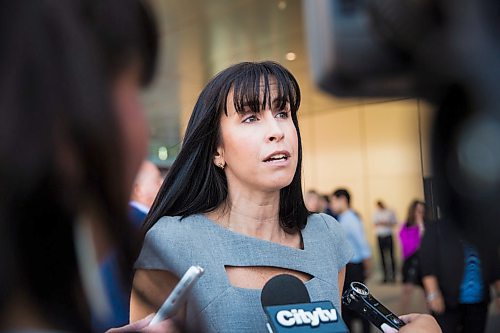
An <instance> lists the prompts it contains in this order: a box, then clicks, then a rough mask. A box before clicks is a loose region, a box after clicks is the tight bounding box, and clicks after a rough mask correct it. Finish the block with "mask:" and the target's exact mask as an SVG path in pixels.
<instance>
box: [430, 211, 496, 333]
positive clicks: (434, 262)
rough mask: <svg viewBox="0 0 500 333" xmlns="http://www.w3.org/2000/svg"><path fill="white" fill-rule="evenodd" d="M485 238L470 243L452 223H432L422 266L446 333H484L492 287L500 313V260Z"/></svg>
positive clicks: (432, 306)
mask: <svg viewBox="0 0 500 333" xmlns="http://www.w3.org/2000/svg"><path fill="white" fill-rule="evenodd" d="M495 250H497V248H496V247H495V246H494V245H493V244H489V243H488V239H485V240H484V241H483V242H482V243H480V244H472V243H470V242H467V241H466V240H465V238H464V237H463V236H462V235H461V234H460V232H459V231H458V230H457V229H456V227H455V225H454V224H453V223H452V222H450V220H448V219H446V218H444V219H442V220H439V221H433V222H429V223H427V225H426V229H425V233H424V236H423V238H422V242H421V245H420V265H421V269H422V276H423V279H422V281H423V285H424V288H425V293H426V297H427V302H428V305H429V308H430V310H431V312H432V314H433V316H435V318H436V319H437V321H438V323H439V325H440V326H441V329H442V330H443V332H444V333H457V332H458V333H471V332H473V333H476V332H477V333H482V332H484V331H485V328H486V321H487V317H488V305H489V303H490V301H491V295H490V294H491V290H490V285H494V289H495V292H494V301H495V305H496V308H497V310H500V259H499V254H498V252H496V251H495Z"/></svg>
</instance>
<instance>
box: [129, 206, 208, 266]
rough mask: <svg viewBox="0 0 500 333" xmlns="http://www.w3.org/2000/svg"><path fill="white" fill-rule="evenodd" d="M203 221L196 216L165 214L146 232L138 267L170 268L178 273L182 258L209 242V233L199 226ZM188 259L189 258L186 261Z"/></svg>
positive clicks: (137, 263) (196, 251) (197, 250)
mask: <svg viewBox="0 0 500 333" xmlns="http://www.w3.org/2000/svg"><path fill="white" fill-rule="evenodd" d="M199 224H200V221H199V219H198V218H197V216H196V215H193V216H186V217H181V216H164V217H162V218H160V219H159V220H158V221H157V222H156V223H155V224H154V225H153V226H152V227H151V229H149V230H148V232H147V233H146V236H145V238H144V241H143V244H142V249H141V253H140V255H139V258H138V260H137V262H136V268H154V269H167V270H170V271H172V272H177V271H178V270H182V269H184V268H185V267H183V266H182V267H177V264H178V263H177V260H179V258H184V259H189V258H186V256H187V255H192V254H193V253H202V252H203V251H199V250H200V249H202V247H203V246H205V245H206V241H204V240H203V237H204V235H205V234H206V233H205V232H203V230H200V227H199ZM187 261H188V260H187Z"/></svg>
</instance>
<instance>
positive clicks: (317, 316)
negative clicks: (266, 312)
mask: <svg viewBox="0 0 500 333" xmlns="http://www.w3.org/2000/svg"><path fill="white" fill-rule="evenodd" d="M337 320H338V317H337V310H335V309H322V308H321V307H319V306H318V307H316V308H315V309H314V310H313V311H305V310H304V309H291V310H281V311H278V313H276V321H277V322H278V323H279V324H280V325H282V326H285V327H292V326H300V325H311V326H312V327H316V326H318V325H319V324H320V323H331V322H336V321H337Z"/></svg>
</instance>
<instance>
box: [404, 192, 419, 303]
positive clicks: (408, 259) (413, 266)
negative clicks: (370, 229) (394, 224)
mask: <svg viewBox="0 0 500 333" xmlns="http://www.w3.org/2000/svg"><path fill="white" fill-rule="evenodd" d="M424 216H425V204H424V203H423V202H422V201H418V200H414V201H413V202H412V203H411V205H410V207H409V208H408V217H407V219H406V222H405V224H403V226H402V227H401V230H400V231H399V240H400V241H401V248H402V250H403V291H402V294H401V310H402V312H403V313H406V312H407V310H408V305H409V303H410V300H411V296H412V293H413V289H414V288H413V286H414V285H421V284H422V282H421V281H420V274H419V273H420V270H419V262H418V248H419V247H420V239H421V237H422V234H423V231H424Z"/></svg>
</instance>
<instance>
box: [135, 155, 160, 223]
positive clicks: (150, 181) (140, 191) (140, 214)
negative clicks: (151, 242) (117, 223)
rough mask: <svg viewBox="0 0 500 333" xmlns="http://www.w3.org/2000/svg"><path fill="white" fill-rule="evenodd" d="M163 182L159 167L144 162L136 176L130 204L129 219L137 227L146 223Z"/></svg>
mask: <svg viewBox="0 0 500 333" xmlns="http://www.w3.org/2000/svg"><path fill="white" fill-rule="evenodd" d="M162 181H163V178H162V176H161V173H160V170H159V169H158V167H157V166H156V165H155V164H154V163H152V162H150V161H147V160H146V161H144V162H143V163H142V166H141V169H140V170H139V173H138V174H137V176H136V179H135V182H134V187H133V188H132V195H131V198H130V203H129V206H130V210H129V217H130V220H131V221H132V223H133V225H134V226H135V227H137V228H140V226H141V225H142V222H144V219H145V217H146V215H147V214H148V211H149V208H151V205H152V204H153V201H154V200H155V197H156V194H157V193H158V190H159V189H160V186H161V183H162Z"/></svg>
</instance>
